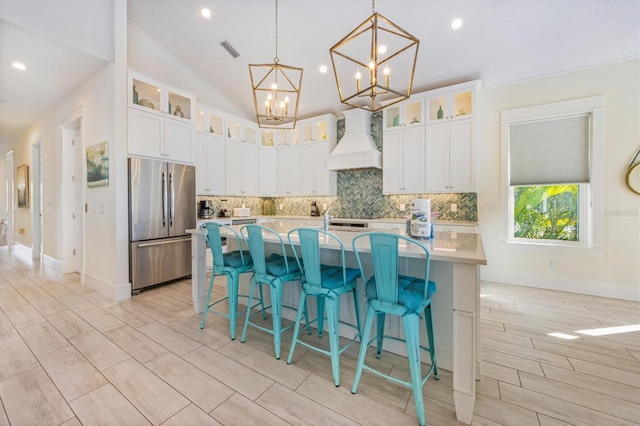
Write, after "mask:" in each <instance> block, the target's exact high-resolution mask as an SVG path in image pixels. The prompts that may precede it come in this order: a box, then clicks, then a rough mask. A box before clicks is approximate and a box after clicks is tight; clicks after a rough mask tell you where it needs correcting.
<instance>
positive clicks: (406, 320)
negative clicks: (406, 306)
mask: <svg viewBox="0 0 640 426" xmlns="http://www.w3.org/2000/svg"><path fill="white" fill-rule="evenodd" d="M402 322H403V326H404V334H405V339H406V344H407V355H408V358H409V369H410V371H411V384H412V385H413V399H414V401H415V403H416V413H417V414H418V420H419V421H420V425H422V426H424V425H425V419H424V399H423V396H422V368H421V366H420V336H419V333H420V328H419V322H418V315H416V314H409V315H405V316H403V317H402Z"/></svg>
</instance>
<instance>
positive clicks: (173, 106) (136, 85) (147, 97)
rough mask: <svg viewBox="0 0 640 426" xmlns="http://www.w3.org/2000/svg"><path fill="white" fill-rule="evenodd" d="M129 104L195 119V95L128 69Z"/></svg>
mask: <svg viewBox="0 0 640 426" xmlns="http://www.w3.org/2000/svg"><path fill="white" fill-rule="evenodd" d="M128 99H129V106H130V107H134V108H137V109H140V110H143V111H156V112H157V113H161V114H166V115H171V116H172V117H174V118H177V119H182V120H186V121H190V122H193V121H195V119H196V117H195V115H196V114H195V97H194V96H193V95H192V94H190V93H188V92H185V91H183V90H180V89H178V88H175V87H173V86H170V85H168V84H166V83H163V82H161V81H159V80H155V79H153V78H151V77H148V76H146V75H144V74H141V73H138V72H136V71H129V95H128Z"/></svg>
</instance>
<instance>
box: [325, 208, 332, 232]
mask: <svg viewBox="0 0 640 426" xmlns="http://www.w3.org/2000/svg"><path fill="white" fill-rule="evenodd" d="M332 208H333V207H329V208H328V209H326V210H325V211H324V215H323V216H324V230H325V231H328V230H329V219H333V216H331V215H330V214H329V210H331V209H332Z"/></svg>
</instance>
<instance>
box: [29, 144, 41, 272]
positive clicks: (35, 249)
mask: <svg viewBox="0 0 640 426" xmlns="http://www.w3.org/2000/svg"><path fill="white" fill-rule="evenodd" d="M35 141H36V142H35V143H33V144H32V145H31V166H32V169H33V172H32V173H33V177H32V185H33V186H32V188H31V194H32V203H31V230H32V233H33V240H32V241H33V243H32V247H31V257H32V258H33V259H40V260H41V258H42V162H41V151H40V148H41V146H40V138H39V137H38V138H36V139H35Z"/></svg>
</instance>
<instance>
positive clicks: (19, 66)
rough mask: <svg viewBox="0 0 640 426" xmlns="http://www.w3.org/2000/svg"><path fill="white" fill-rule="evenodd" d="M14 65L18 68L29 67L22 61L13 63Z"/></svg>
mask: <svg viewBox="0 0 640 426" xmlns="http://www.w3.org/2000/svg"><path fill="white" fill-rule="evenodd" d="M11 66H12V67H14V68H15V69H17V70H23V71H24V70H26V69H27V67H26V65H25V64H23V63H22V62H14V63H12V64H11Z"/></svg>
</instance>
